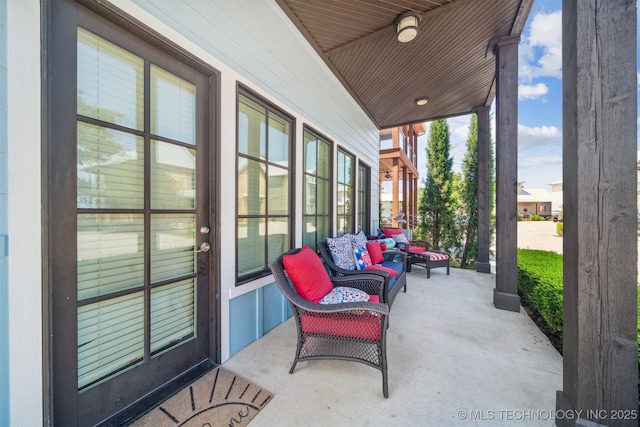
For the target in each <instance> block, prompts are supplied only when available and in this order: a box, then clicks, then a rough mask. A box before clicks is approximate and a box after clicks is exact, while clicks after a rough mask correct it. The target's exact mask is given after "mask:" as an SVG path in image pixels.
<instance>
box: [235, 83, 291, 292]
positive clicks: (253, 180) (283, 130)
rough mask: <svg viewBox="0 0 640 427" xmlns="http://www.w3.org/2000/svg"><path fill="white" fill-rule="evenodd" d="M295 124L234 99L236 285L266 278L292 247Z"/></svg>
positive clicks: (250, 101) (253, 102)
mask: <svg viewBox="0 0 640 427" xmlns="http://www.w3.org/2000/svg"><path fill="white" fill-rule="evenodd" d="M292 127H293V119H292V118H290V117H289V116H287V115H285V114H284V113H282V112H280V111H278V110H277V109H275V108H274V107H272V106H270V105H269V104H267V103H266V102H264V101H262V100H260V99H259V98H257V97H255V96H252V95H250V94H249V93H247V92H245V91H243V90H241V91H240V93H239V96H238V135H237V137H238V165H237V167H238V170H237V174H238V187H237V212H238V224H237V232H238V235H237V238H238V246H237V277H238V283H242V282H246V281H248V280H251V279H253V278H257V277H261V276H264V275H267V274H269V264H271V263H272V262H273V261H275V260H276V259H277V258H278V257H279V256H280V255H282V253H283V252H286V251H287V250H289V248H290V247H291V237H290V236H291V235H292V233H291V225H292V223H293V221H292V220H291V215H290V211H291V209H290V206H291V205H292V198H293V197H292V194H293V192H292V182H291V180H290V179H289V175H290V173H291V172H292V164H291V159H292V137H291V129H292Z"/></svg>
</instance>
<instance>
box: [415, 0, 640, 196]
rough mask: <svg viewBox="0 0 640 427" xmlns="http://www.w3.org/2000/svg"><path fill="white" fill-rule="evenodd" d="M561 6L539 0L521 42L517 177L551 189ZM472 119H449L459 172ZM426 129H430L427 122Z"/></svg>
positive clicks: (555, 175)
mask: <svg viewBox="0 0 640 427" xmlns="http://www.w3.org/2000/svg"><path fill="white" fill-rule="evenodd" d="M561 7H562V1H561V0H536V1H535V3H534V5H533V8H532V9H531V13H530V14H529V19H528V21H527V24H526V26H525V28H524V31H523V33H522V37H521V40H520V45H519V58H518V67H519V82H518V181H524V183H525V184H524V186H525V188H544V189H546V190H549V191H550V190H551V187H550V186H549V184H550V183H551V182H554V181H558V180H561V179H562V14H561ZM638 79H639V81H640V74H639V75H638ZM494 107H495V102H494V104H493V106H492V114H493V116H492V117H493V118H494V120H493V121H492V123H491V125H492V130H493V132H494V141H495V111H494ZM469 121H470V116H461V117H457V118H453V119H449V120H448V123H449V131H450V134H451V147H452V149H451V154H452V155H453V158H454V166H453V167H454V171H456V172H457V171H459V170H460V165H461V162H462V159H463V156H464V153H465V150H466V146H465V145H466V140H467V135H468V126H469ZM638 121H639V122H640V119H639V120H638ZM426 128H427V134H428V128H429V126H428V124H427V126H426ZM426 139H427V138H426V135H425V136H424V137H422V138H420V139H419V142H420V143H421V144H420V145H419V149H420V150H421V151H420V153H424V148H425V147H426ZM425 163H426V157H425V155H424V154H423V155H422V158H421V159H420V164H419V171H420V180H421V181H422V179H423V178H424V177H425V176H426V164H425Z"/></svg>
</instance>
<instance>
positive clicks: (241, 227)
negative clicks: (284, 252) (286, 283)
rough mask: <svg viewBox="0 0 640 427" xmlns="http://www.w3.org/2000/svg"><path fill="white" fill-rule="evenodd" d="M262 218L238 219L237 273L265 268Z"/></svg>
mask: <svg viewBox="0 0 640 427" xmlns="http://www.w3.org/2000/svg"><path fill="white" fill-rule="evenodd" d="M264 228H265V221H264V218H241V219H238V275H239V276H242V275H246V274H251V273H254V272H256V271H260V270H263V269H264V268H265V265H264V260H265V229H264Z"/></svg>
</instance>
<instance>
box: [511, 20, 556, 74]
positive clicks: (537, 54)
mask: <svg viewBox="0 0 640 427" xmlns="http://www.w3.org/2000/svg"><path fill="white" fill-rule="evenodd" d="M519 54H520V58H519V63H520V77H521V78H522V79H523V80H524V81H531V80H532V79H534V78H538V77H556V78H561V77H562V12H561V11H560V10H556V11H554V12H550V13H545V12H539V13H537V14H536V15H535V16H534V17H533V20H532V21H531V24H530V26H529V32H528V34H527V35H525V36H523V38H522V41H521V42H520V47H519Z"/></svg>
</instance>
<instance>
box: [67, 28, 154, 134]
mask: <svg viewBox="0 0 640 427" xmlns="http://www.w3.org/2000/svg"><path fill="white" fill-rule="evenodd" d="M77 97H78V114H82V115H83V116H87V117H91V118H94V119H98V120H102V121H105V122H109V123H115V124H119V125H122V126H125V127H128V128H132V129H138V130H142V128H143V127H144V61H143V60H142V58H139V57H138V56H136V55H134V54H132V53H130V52H128V51H126V50H124V49H122V48H121V47H119V46H116V45H115V44H113V43H111V42H109V41H107V40H105V39H103V38H102V37H99V36H97V35H95V34H93V33H91V32H89V31H87V30H85V29H83V28H78V87H77Z"/></svg>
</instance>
